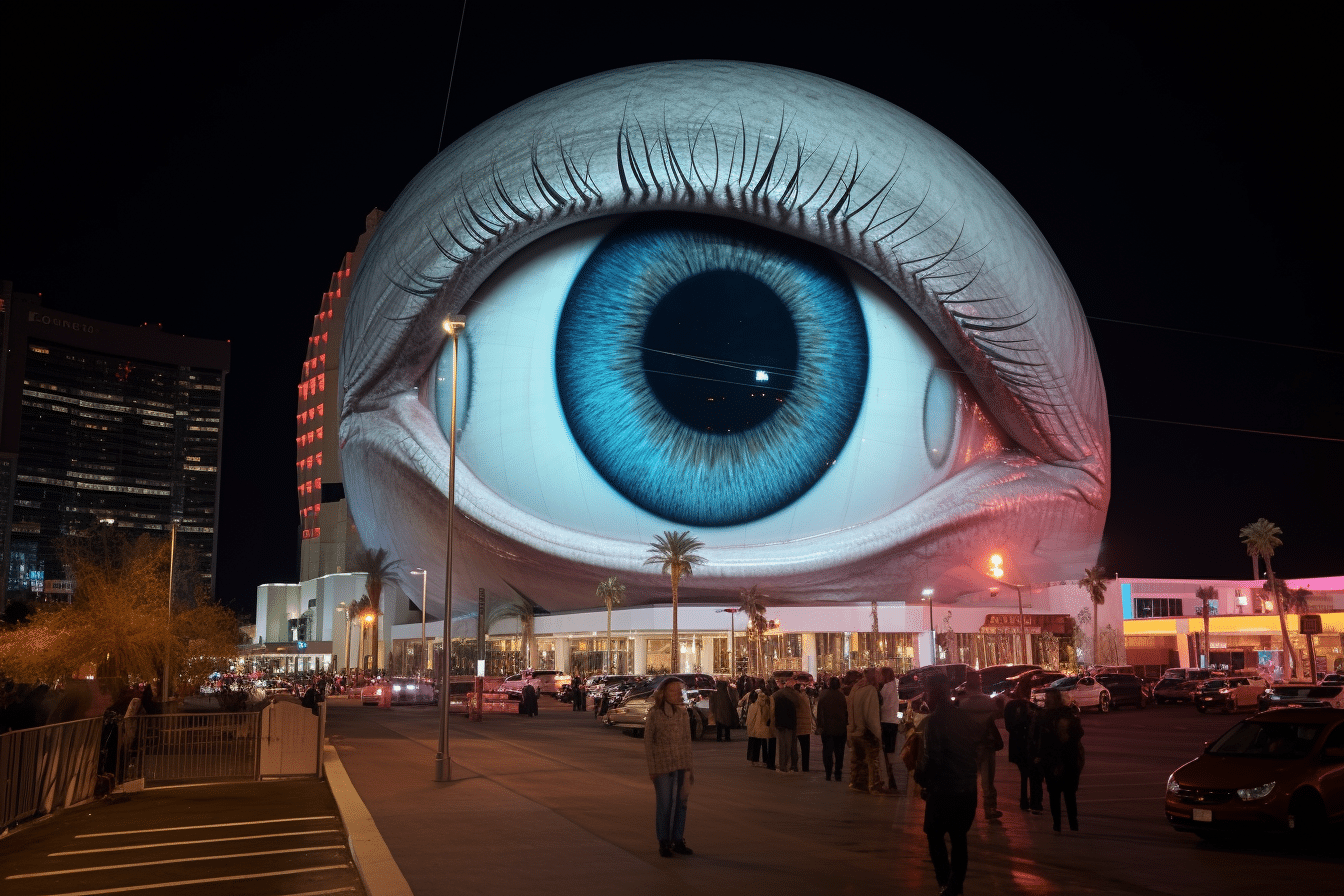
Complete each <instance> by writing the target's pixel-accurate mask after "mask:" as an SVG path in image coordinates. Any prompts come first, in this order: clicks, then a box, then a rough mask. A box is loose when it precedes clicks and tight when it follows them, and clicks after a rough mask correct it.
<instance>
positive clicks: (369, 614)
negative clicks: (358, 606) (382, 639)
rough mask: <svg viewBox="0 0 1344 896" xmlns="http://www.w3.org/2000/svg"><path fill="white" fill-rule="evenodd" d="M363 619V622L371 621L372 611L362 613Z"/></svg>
mask: <svg viewBox="0 0 1344 896" xmlns="http://www.w3.org/2000/svg"><path fill="white" fill-rule="evenodd" d="M364 621H365V622H372V621H373V614H372V613H366V614H364Z"/></svg>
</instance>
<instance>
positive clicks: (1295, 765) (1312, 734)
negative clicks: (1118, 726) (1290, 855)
mask: <svg viewBox="0 0 1344 896" xmlns="http://www.w3.org/2000/svg"><path fill="white" fill-rule="evenodd" d="M1166 813H1167V821H1169V822H1171V824H1172V826H1173V827H1174V828H1176V830H1178V831H1189V832H1193V833H1195V834H1198V835H1199V836H1200V837H1203V838H1205V839H1217V838H1218V837H1220V836H1224V835H1228V834H1231V833H1233V832H1236V831H1240V830H1243V829H1252V828H1260V829H1270V830H1283V831H1292V832H1294V833H1295V834H1298V835H1304V836H1311V835H1316V834H1320V833H1323V832H1324V831H1325V830H1326V828H1327V827H1328V826H1329V825H1330V824H1338V823H1341V822H1344V710H1342V709H1306V708H1285V709H1271V710H1267V711H1265V712H1261V713H1256V714H1255V715H1253V716H1251V717H1250V718H1248V719H1246V720H1245V721H1242V722H1238V723H1237V724H1236V725H1233V726H1232V727H1231V728H1229V729H1228V730H1227V732H1226V733H1225V734H1223V736H1222V737H1220V738H1218V739H1217V740H1215V741H1214V742H1213V743H1211V744H1209V746H1208V747H1206V748H1205V749H1204V753H1203V755H1202V756H1200V757H1198V758H1197V759H1194V760H1192V761H1190V762H1187V763H1186V764H1185V765H1183V766H1181V767H1180V768H1178V769H1176V771H1174V772H1172V773H1171V777H1170V778H1168V779H1167V804H1166Z"/></svg>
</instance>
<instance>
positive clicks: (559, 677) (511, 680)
mask: <svg viewBox="0 0 1344 896" xmlns="http://www.w3.org/2000/svg"><path fill="white" fill-rule="evenodd" d="M572 680H573V679H572V677H571V676H569V675H566V674H564V673H563V672H556V671H553V670H532V671H523V672H519V673H518V674H517V675H510V676H508V677H507V678H505V679H504V681H503V682H501V683H500V685H499V687H497V688H495V693H498V694H508V695H509V696H510V697H516V698H518V699H522V696H523V688H525V687H527V685H529V684H530V685H532V687H534V688H536V689H537V693H538V694H546V695H548V696H551V697H557V698H558V697H559V696H560V691H561V690H562V689H565V690H568V689H569V686H570V683H571V681H572Z"/></svg>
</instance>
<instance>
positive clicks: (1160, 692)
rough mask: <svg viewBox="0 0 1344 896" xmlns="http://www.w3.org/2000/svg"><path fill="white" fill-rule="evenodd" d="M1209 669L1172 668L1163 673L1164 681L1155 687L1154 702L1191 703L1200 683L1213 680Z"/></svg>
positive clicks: (1212, 674)
mask: <svg viewBox="0 0 1344 896" xmlns="http://www.w3.org/2000/svg"><path fill="white" fill-rule="evenodd" d="M1213 677H1215V676H1214V673H1212V672H1210V671H1209V670H1208V669H1189V668H1180V667H1177V668H1172V669H1168V670H1167V671H1165V672H1163V673H1162V679H1161V680H1160V681H1158V683H1157V684H1156V685H1154V686H1153V700H1154V701H1155V702H1157V703H1190V702H1191V701H1193V700H1194V698H1195V691H1196V690H1197V689H1198V688H1199V685H1200V682H1204V681H1208V680H1209V679H1210V678H1213Z"/></svg>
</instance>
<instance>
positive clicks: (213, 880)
mask: <svg viewBox="0 0 1344 896" xmlns="http://www.w3.org/2000/svg"><path fill="white" fill-rule="evenodd" d="M345 867H346V866H344V865H314V866H313V867H312V868H291V869H289V870H288V871H263V872H259V873H257V874H232V875H229V876H228V877H202V878H199V879H197V880H170V881H165V882H164V883H161V884H136V885H134V886H131V887H108V888H107V889H105V890H74V891H72V892H69V893H53V894H52V896H103V894H105V893H136V892H140V891H142V890H161V889H163V888H165V887H191V886H195V885H197V884H218V883H223V882H225V881H230V880H253V879H256V878H260V877H280V876H282V875H286V874H311V873H312V872H314V871H334V870H336V869H338V868H345ZM352 890H354V887H342V888H339V889H334V890H313V891H311V892H310V893H308V894H295V896H320V894H324V893H349V892H351V891H352Z"/></svg>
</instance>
